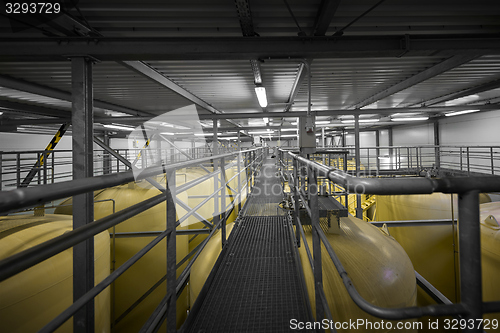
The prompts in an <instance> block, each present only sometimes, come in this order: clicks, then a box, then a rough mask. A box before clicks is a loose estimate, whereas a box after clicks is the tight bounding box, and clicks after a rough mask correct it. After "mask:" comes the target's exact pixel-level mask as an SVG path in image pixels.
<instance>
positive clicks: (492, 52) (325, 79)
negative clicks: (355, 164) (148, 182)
mask: <svg viewBox="0 0 500 333" xmlns="http://www.w3.org/2000/svg"><path fill="white" fill-rule="evenodd" d="M0 45H1V46H2V47H0V112H1V113H2V114H1V115H0V130H1V131H20V129H22V130H24V131H26V130H27V129H28V130H30V129H31V130H32V131H33V132H37V131H38V132H43V131H53V130H54V129H55V128H57V127H58V126H60V124H61V123H62V122H67V121H70V119H71V101H72V86H71V83H72V68H71V59H72V57H76V56H85V57H89V58H90V59H92V60H93V61H94V64H93V73H92V76H93V89H94V108H95V111H94V117H95V130H97V131H101V130H103V129H104V128H103V127H102V126H103V124H109V123H119V124H126V125H131V126H137V125H140V124H141V123H142V122H144V121H146V120H148V119H150V118H153V117H156V116H158V115H161V114H163V113H165V112H167V111H171V110H175V109H177V108H180V107H183V106H187V105H190V104H195V105H196V106H197V109H198V111H199V113H200V119H201V120H202V121H203V122H205V123H206V126H207V128H209V126H210V123H211V122H210V119H218V120H220V124H219V127H220V128H223V129H228V130H229V129H236V128H240V129H241V130H242V131H244V132H245V131H247V130H248V129H254V128H264V127H266V128H271V129H273V128H274V129H279V128H286V127H293V126H295V125H294V124H295V122H296V121H297V120H296V119H297V117H298V116H301V115H304V114H305V113H306V112H307V111H308V106H309V107H310V111H311V112H312V113H313V114H314V115H315V116H316V121H317V125H318V128H321V127H324V128H325V129H326V130H329V131H335V130H337V129H339V128H344V129H345V128H347V129H349V126H350V125H349V121H350V120H352V119H353V116H354V115H355V114H359V115H360V119H361V123H360V126H361V129H362V130H373V129H380V128H386V127H388V126H395V125H399V124H405V123H406V121H408V122H409V121H412V120H411V118H418V119H420V121H433V119H437V118H439V117H444V116H445V115H446V114H449V113H452V112H484V111H489V110H497V109H500V107H499V104H498V103H499V102H500V1H487V0H479V1H473V2H472V1H465V0H458V1H450V0H434V1H429V0H419V1H417V0H408V1H397V0H385V1H384V0H382V1H377V0H349V1H347V0H344V1H340V0H271V1H269V0H266V1H264V0H258V1H256V0H236V1H222V0H215V1H214V0H211V1H202V0H197V1H186V0H184V1H180V0H169V1H159V0H150V1H145V2H137V1H130V0H128V1H123V0H121V1H114V0H101V1H97V0H94V1H85V0H81V1H78V2H77V4H76V6H67V7H64V8H63V9H62V10H61V13H60V14H58V15H54V16H51V17H50V19H45V20H43V19H41V18H40V17H38V18H37V17H34V16H29V15H28V14H18V15H17V16H16V15H14V14H10V15H8V14H6V13H3V14H2V15H1V16H0ZM256 87H264V88H265V91H266V95H267V106H265V107H262V106H261V105H260V103H259V100H258V97H257V95H256V90H255V88H256ZM309 99H310V105H308V101H309ZM264 118H268V119H265V120H264ZM395 118H407V119H397V120H402V121H400V122H394V119H395ZM245 133H246V132H245ZM332 133H333V132H332Z"/></svg>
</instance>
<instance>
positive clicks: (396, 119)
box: [391, 116, 429, 121]
mask: <svg viewBox="0 0 500 333" xmlns="http://www.w3.org/2000/svg"><path fill="white" fill-rule="evenodd" d="M427 119H429V117H428V116H422V117H402V118H391V120H392V121H421V120H427Z"/></svg>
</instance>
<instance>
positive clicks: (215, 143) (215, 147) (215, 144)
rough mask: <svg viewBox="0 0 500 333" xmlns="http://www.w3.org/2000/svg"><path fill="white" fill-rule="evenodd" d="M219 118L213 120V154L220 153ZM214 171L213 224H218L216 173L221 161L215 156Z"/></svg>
mask: <svg viewBox="0 0 500 333" xmlns="http://www.w3.org/2000/svg"><path fill="white" fill-rule="evenodd" d="M218 125H219V124H218V120H217V119H214V120H213V140H212V154H213V155H217V154H218V153H219V140H218V138H217V131H218ZM212 163H213V169H214V170H213V171H214V173H215V174H214V192H215V195H214V217H213V221H212V224H213V225H217V224H218V223H219V220H220V212H219V192H218V191H219V175H218V174H217V173H216V171H217V169H218V167H219V165H218V163H219V161H218V160H216V159H215V158H214V159H213V162H212Z"/></svg>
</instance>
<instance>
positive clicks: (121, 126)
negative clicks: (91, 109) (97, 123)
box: [102, 124, 134, 132]
mask: <svg viewBox="0 0 500 333" xmlns="http://www.w3.org/2000/svg"><path fill="white" fill-rule="evenodd" d="M102 126H104V127H106V128H112V129H117V130H121V131H130V132H132V131H133V130H134V128H133V127H128V126H124V125H113V124H105V125H102Z"/></svg>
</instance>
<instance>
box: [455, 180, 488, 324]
mask: <svg viewBox="0 0 500 333" xmlns="http://www.w3.org/2000/svg"><path fill="white" fill-rule="evenodd" d="M458 241H459V248H460V254H459V255H460V297H461V303H462V304H463V305H464V306H465V307H466V309H467V310H468V314H467V315H465V316H464V319H466V320H467V322H469V320H474V323H475V325H473V327H474V328H469V325H467V328H466V329H464V330H462V332H482V326H481V327H478V322H477V321H476V320H478V319H481V318H483V314H482V301H483V294H482V283H481V282H482V279H481V237H480V224H479V191H477V190H474V191H469V192H465V193H460V194H459V195H458Z"/></svg>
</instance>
